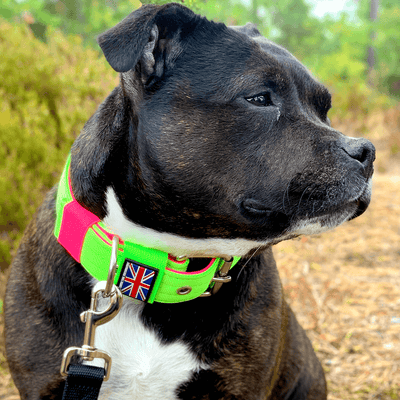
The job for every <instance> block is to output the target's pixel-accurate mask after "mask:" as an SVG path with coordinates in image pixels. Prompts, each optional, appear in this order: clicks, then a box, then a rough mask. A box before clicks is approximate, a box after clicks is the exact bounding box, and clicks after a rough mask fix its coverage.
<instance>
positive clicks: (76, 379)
mask: <svg viewBox="0 0 400 400" xmlns="http://www.w3.org/2000/svg"><path fill="white" fill-rule="evenodd" d="M104 373H105V372H104V368H101V367H94V366H93V365H84V364H70V366H69V368H68V377H67V380H66V382H65V387H64V393H63V397H62V400H97V398H98V396H99V392H100V387H101V384H102V383H103V379H104Z"/></svg>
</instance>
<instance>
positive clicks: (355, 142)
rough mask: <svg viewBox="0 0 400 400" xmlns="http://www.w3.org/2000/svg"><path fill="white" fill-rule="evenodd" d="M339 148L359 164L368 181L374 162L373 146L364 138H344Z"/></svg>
mask: <svg viewBox="0 0 400 400" xmlns="http://www.w3.org/2000/svg"><path fill="white" fill-rule="evenodd" d="M341 148H342V149H343V150H344V151H345V153H347V154H348V155H349V156H350V157H351V158H353V159H354V160H357V161H358V162H359V163H361V165H362V167H363V175H364V176H365V177H366V178H367V179H368V178H370V177H371V175H372V173H373V162H374V160H375V146H374V145H373V144H372V143H371V142H370V141H369V140H367V139H364V138H349V137H346V139H345V140H344V142H343V143H342V146H341Z"/></svg>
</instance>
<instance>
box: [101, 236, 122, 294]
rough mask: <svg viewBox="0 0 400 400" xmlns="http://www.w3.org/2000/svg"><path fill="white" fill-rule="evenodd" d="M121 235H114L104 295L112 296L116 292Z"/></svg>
mask: <svg viewBox="0 0 400 400" xmlns="http://www.w3.org/2000/svg"><path fill="white" fill-rule="evenodd" d="M118 245H119V237H118V236H114V237H113V240H112V250H111V259H110V268H109V269H108V276H107V283H106V287H105V289H104V293H103V297H110V296H111V295H112V294H113V293H114V288H113V287H114V278H115V273H116V272H117V269H118V265H117V257H118Z"/></svg>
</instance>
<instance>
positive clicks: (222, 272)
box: [200, 257, 233, 297]
mask: <svg viewBox="0 0 400 400" xmlns="http://www.w3.org/2000/svg"><path fill="white" fill-rule="evenodd" d="M223 260H224V263H223V264H222V266H221V268H220V269H219V270H218V271H217V272H216V273H215V275H214V278H212V279H211V282H214V286H213V287H212V288H211V289H210V290H207V291H205V292H204V293H203V294H201V295H200V297H210V296H211V295H213V294H215V293H217V292H218V290H219V289H221V286H222V285H223V284H224V283H228V282H230V281H231V280H232V278H231V276H230V275H228V272H229V270H230V269H231V265H232V263H233V257H230V258H223Z"/></svg>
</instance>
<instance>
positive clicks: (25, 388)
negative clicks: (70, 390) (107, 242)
mask: <svg viewBox="0 0 400 400" xmlns="http://www.w3.org/2000/svg"><path fill="white" fill-rule="evenodd" d="M98 40H99V44H100V47H101V49H102V50H103V52H104V55H105V57H106V59H107V61H108V62H109V64H110V65H111V67H112V68H114V69H115V70H116V71H118V72H120V73H121V75H120V76H121V79H120V85H119V86H118V87H116V88H115V89H114V90H113V92H112V93H111V94H110V95H109V96H108V97H107V99H105V101H104V102H103V103H102V104H101V105H100V107H99V108H98V110H97V111H96V113H95V114H94V115H93V116H92V117H91V118H90V119H89V121H88V122H87V123H86V125H85V127H84V128H83V131H82V133H81V135H80V136H79V137H78V138H77V139H76V141H75V143H74V145H73V147H72V151H71V156H72V161H71V170H70V179H71V185H72V190H73V193H74V195H75V197H76V199H77V201H78V202H79V203H80V205H82V206H83V207H85V208H86V209H87V210H89V211H91V212H92V213H93V214H95V215H96V216H97V217H99V218H100V219H101V220H103V222H104V223H105V225H106V226H109V227H111V228H112V229H113V230H114V232H115V234H117V235H119V236H120V238H122V239H123V240H134V241H135V242H136V243H138V244H140V245H142V246H144V247H147V248H155V249H158V250H161V251H164V252H167V253H169V254H170V256H171V257H172V259H174V257H177V256H181V255H183V254H185V255H187V256H189V257H191V261H190V263H191V264H190V265H192V267H191V268H192V271H193V270H194V272H196V270H198V269H200V268H202V265H201V262H199V261H196V258H197V257H210V258H212V257H219V256H227V255H229V256H240V257H241V260H240V261H239V263H238V264H237V265H236V266H235V267H234V268H233V269H232V270H231V273H230V274H231V276H232V281H231V282H230V283H226V284H224V285H223V286H222V288H221V290H220V291H219V292H218V293H217V294H215V295H214V296H211V297H208V298H197V299H194V300H191V301H188V302H183V303H179V304H163V303H154V304H146V303H142V304H137V303H135V302H130V301H124V305H123V307H122V310H121V311H120V313H119V315H118V316H117V317H116V318H115V319H113V320H112V321H111V322H109V323H107V324H105V325H104V326H102V327H100V328H98V332H97V334H96V345H97V346H98V348H100V349H101V350H105V351H108V352H109V353H110V354H111V356H112V360H113V365H112V371H111V378H110V380H109V381H108V382H106V383H104V384H103V388H102V391H101V393H100V396H101V398H102V399H121V398H127V399H131V400H133V399H135V400H136V399H153V400H154V399H160V400H161V399H163V400H165V399H213V400H214V399H215V400H216V399H225V400H227V399H231V400H233V399H235V400H239V399H241V400H250V399H287V400H289V399H293V400H294V399H296V400H299V399H309V400H316V399H326V384H325V378H324V373H323V370H322V368H321V365H320V363H319V361H318V359H317V357H316V355H315V354H314V351H313V349H312V346H311V344H310V341H309V340H308V338H307V336H306V334H305V332H304V331H303V329H302V328H301V327H300V326H299V324H298V323H297V321H296V318H295V316H294V315H293V313H292V311H291V310H290V308H289V307H288V305H287V304H286V302H285V300H284V299H283V294H282V287H281V283H280V281H279V277H278V272H277V269H276V265H275V262H274V259H273V256H272V251H271V247H272V245H273V244H275V243H278V242H280V241H282V240H286V239H290V238H293V237H295V236H298V235H301V234H312V233H318V232H322V231H326V230H328V229H331V228H334V227H336V226H338V225H340V224H341V223H343V222H345V221H348V220H350V219H352V218H355V217H357V216H359V215H360V214H362V212H364V210H365V209H366V208H367V206H368V204H369V201H370V195H371V176H372V173H373V160H374V157H375V156H374V153H375V150H374V147H373V145H372V144H371V143H370V142H369V141H367V140H365V139H354V138H348V137H345V136H344V135H343V134H342V133H340V132H338V131H337V130H335V129H333V128H332V127H331V126H330V123H329V119H328V117H327V113H328V110H329V109H330V107H331V96H330V94H329V92H328V90H327V89H326V88H325V87H324V86H323V85H321V84H320V83H318V82H317V81H316V80H315V79H314V78H313V77H312V76H311V75H310V73H309V72H308V71H307V69H306V68H305V67H304V66H303V65H302V64H301V63H300V62H299V61H298V60H297V59H296V58H294V57H293V56H292V55H291V54H290V53H289V52H288V51H286V50H285V49H283V48H282V47H280V46H278V45H276V44H274V43H272V42H270V41H269V40H267V39H265V38H264V37H262V36H261V35H260V33H259V32H258V31H257V29H256V27H255V26H254V25H250V24H248V25H246V26H245V27H236V28H233V27H227V26H225V25H224V24H220V23H214V22H211V21H208V20H207V19H205V18H203V17H200V16H198V15H195V14H194V13H193V12H192V11H190V10H189V9H188V8H186V7H184V6H182V5H179V4H173V3H172V4H167V5H164V6H154V5H147V6H143V7H142V8H140V9H139V10H137V11H135V12H133V13H132V14H130V15H129V16H128V17H127V18H125V19H124V20H123V21H122V22H121V23H119V24H118V25H117V26H115V27H114V28H112V29H110V30H109V31H107V32H105V33H104V34H102V35H100V37H99V39H98ZM55 197H56V188H54V189H53V190H51V191H50V192H49V194H48V195H47V197H46V199H45V201H44V203H43V205H42V206H41V207H40V209H39V211H38V212H37V214H36V215H35V216H34V218H33V221H32V222H31V223H30V225H29V227H28V228H27V230H26V232H25V235H24V238H23V240H22V243H21V246H20V248H19V250H18V254H17V256H16V258H15V260H14V262H13V265H12V270H11V275H10V279H9V282H8V287H7V294H6V303H5V304H6V305H5V317H6V343H7V357H8V361H9V365H10V369H11V372H12V376H13V378H14V381H15V384H16V385H17V387H18V389H19V391H20V394H21V397H22V398H23V399H38V398H41V399H56V398H61V395H62V391H63V387H64V378H63V377H62V376H61V375H60V372H59V369H60V363H61V357H62V353H63V351H64V350H65V349H66V348H67V347H69V346H77V345H78V346H79V345H80V344H81V343H82V340H83V330H84V324H82V323H81V321H80V319H79V314H80V313H81V312H82V311H85V310H87V309H88V307H89V302H90V292H91V288H92V286H93V284H94V279H93V278H92V277H91V276H90V275H89V274H88V273H87V272H86V271H85V269H84V268H83V267H82V266H81V265H80V264H79V263H78V262H76V261H75V260H74V259H73V258H72V257H71V256H70V255H69V254H68V253H67V251H66V250H65V249H64V248H63V247H62V246H61V245H60V244H59V243H58V242H57V240H56V238H55V236H54V234H53V230H54V224H55ZM105 268H108V265H107V266H105Z"/></svg>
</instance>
